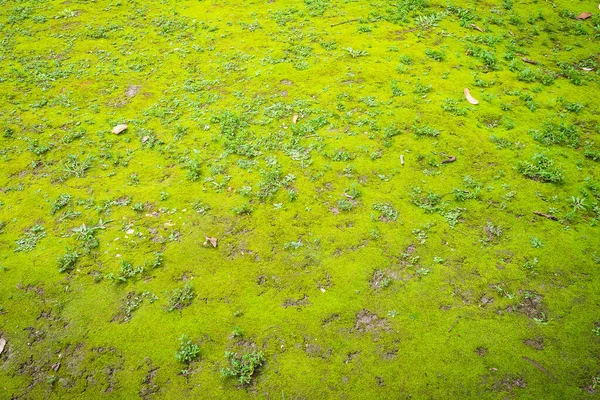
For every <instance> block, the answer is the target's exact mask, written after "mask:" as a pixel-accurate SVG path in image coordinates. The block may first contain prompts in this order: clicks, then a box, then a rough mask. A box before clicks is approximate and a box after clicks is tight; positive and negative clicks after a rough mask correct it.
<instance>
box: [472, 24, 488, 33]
mask: <svg viewBox="0 0 600 400" xmlns="http://www.w3.org/2000/svg"><path fill="white" fill-rule="evenodd" d="M471 28H473V29H475V30H476V31H479V32H485V31H484V30H483V29H482V28H480V27H478V26H477V25H475V24H471Z"/></svg>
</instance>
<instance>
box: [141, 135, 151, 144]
mask: <svg viewBox="0 0 600 400" xmlns="http://www.w3.org/2000/svg"><path fill="white" fill-rule="evenodd" d="M148 139H150V136H144V137H143V138H142V143H146V142H147V141H148Z"/></svg>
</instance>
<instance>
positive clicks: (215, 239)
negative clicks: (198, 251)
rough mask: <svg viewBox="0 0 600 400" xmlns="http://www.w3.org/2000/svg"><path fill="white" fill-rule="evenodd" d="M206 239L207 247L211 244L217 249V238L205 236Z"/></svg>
mask: <svg viewBox="0 0 600 400" xmlns="http://www.w3.org/2000/svg"><path fill="white" fill-rule="evenodd" d="M204 239H206V240H205V241H204V245H205V246H208V244H209V243H210V244H211V245H212V247H217V238H214V237H208V236H204Z"/></svg>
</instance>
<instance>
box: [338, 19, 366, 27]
mask: <svg viewBox="0 0 600 400" xmlns="http://www.w3.org/2000/svg"><path fill="white" fill-rule="evenodd" d="M359 19H360V18H356V19H349V20H348V21H343V22H338V23H336V24H331V27H332V28H333V27H334V26H338V25H344V24H349V23H350V22H356V21H358V20H359Z"/></svg>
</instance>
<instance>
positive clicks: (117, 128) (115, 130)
mask: <svg viewBox="0 0 600 400" xmlns="http://www.w3.org/2000/svg"><path fill="white" fill-rule="evenodd" d="M125 129H127V124H120V125H117V126H115V127H114V128H113V130H112V133H114V134H115V135H119V134H121V133H122V132H123V131H124V130H125Z"/></svg>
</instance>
